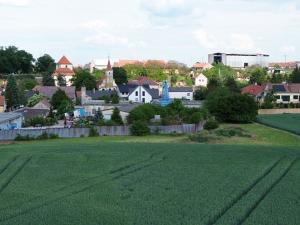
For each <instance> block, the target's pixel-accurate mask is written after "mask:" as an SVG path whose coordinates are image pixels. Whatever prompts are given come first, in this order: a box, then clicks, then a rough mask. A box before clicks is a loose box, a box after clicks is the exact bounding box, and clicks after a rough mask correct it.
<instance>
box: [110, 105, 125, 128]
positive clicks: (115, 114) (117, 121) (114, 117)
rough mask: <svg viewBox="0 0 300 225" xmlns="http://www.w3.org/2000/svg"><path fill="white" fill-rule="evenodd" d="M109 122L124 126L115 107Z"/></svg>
mask: <svg viewBox="0 0 300 225" xmlns="http://www.w3.org/2000/svg"><path fill="white" fill-rule="evenodd" d="M111 120H112V121H113V122H114V123H115V124H117V125H123V124H124V123H123V119H122V117H121V115H120V110H119V109H118V108H117V107H115V108H114V111H113V114H112V115H111Z"/></svg>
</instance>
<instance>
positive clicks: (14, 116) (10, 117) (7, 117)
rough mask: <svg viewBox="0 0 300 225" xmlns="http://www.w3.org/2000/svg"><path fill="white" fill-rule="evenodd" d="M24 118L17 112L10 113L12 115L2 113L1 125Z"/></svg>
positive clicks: (0, 117) (0, 116)
mask: <svg viewBox="0 0 300 225" xmlns="http://www.w3.org/2000/svg"><path fill="white" fill-rule="evenodd" d="M20 117H22V114H21V113H15V112H10V113H0V123H3V122H7V121H9V120H14V119H18V118H20Z"/></svg>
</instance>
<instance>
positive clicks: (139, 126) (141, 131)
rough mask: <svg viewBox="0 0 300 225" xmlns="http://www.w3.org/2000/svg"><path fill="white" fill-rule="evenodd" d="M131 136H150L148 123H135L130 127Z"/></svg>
mask: <svg viewBox="0 0 300 225" xmlns="http://www.w3.org/2000/svg"><path fill="white" fill-rule="evenodd" d="M130 131H131V134H132V135H134V136H146V135H149V134H150V129H149V127H148V125H147V123H145V122H142V121H136V122H134V123H133V124H132V125H131V127H130Z"/></svg>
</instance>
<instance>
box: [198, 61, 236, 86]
mask: <svg viewBox="0 0 300 225" xmlns="http://www.w3.org/2000/svg"><path fill="white" fill-rule="evenodd" d="M203 74H204V75H205V76H206V77H207V78H208V79H216V80H219V81H221V82H223V81H224V80H225V79H226V78H227V77H234V76H235V71H234V70H233V69H232V68H231V67H230V66H226V65H224V64H223V63H217V64H214V65H213V68H211V69H209V70H205V71H203Z"/></svg>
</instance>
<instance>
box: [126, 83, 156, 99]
mask: <svg viewBox="0 0 300 225" xmlns="http://www.w3.org/2000/svg"><path fill="white" fill-rule="evenodd" d="M128 100H129V101H131V102H137V103H151V102H152V100H153V99H152V96H151V95H150V94H149V93H148V91H147V90H146V89H145V88H144V87H143V86H138V87H137V88H136V89H135V90H134V91H133V92H132V93H131V94H130V95H129V96H128Z"/></svg>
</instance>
